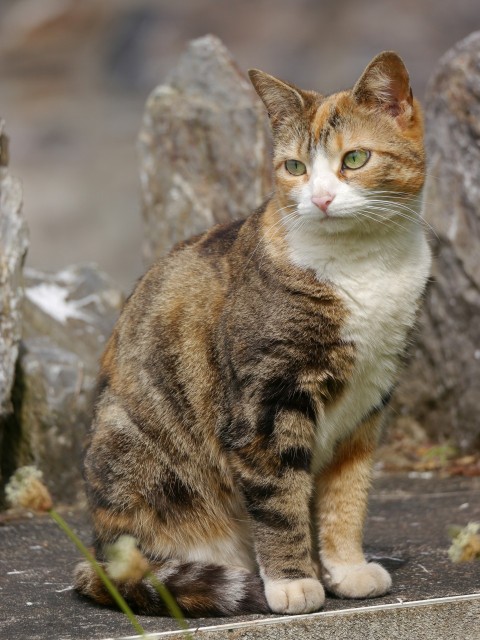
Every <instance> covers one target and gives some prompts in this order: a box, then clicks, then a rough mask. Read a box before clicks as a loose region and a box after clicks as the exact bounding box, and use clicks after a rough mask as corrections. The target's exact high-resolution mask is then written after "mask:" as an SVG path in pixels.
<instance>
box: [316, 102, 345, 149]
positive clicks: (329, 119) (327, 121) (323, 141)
mask: <svg viewBox="0 0 480 640" xmlns="http://www.w3.org/2000/svg"><path fill="white" fill-rule="evenodd" d="M342 123H343V117H342V114H341V111H340V110H339V108H338V105H337V102H336V100H335V99H334V98H330V99H327V100H325V102H324V103H323V104H322V105H321V106H320V107H319V108H318V110H317V113H316V114H315V119H314V121H313V126H312V133H313V139H314V142H315V143H317V144H319V145H320V146H323V147H325V146H326V145H327V142H328V140H329V138H330V136H331V135H332V134H333V133H336V132H338V131H339V130H340V129H341V126H342Z"/></svg>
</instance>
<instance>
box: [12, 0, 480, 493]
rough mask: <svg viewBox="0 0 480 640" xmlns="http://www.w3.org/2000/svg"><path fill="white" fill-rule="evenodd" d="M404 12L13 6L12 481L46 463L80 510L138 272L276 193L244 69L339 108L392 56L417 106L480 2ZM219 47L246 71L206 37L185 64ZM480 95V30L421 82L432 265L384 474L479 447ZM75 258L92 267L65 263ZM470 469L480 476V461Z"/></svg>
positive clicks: (51, 0) (305, 5) (308, 5)
mask: <svg viewBox="0 0 480 640" xmlns="http://www.w3.org/2000/svg"><path fill="white" fill-rule="evenodd" d="M320 4H321V7H320V6H319V5H320ZM394 4H395V3H392V2H384V3H382V4H381V5H380V3H376V2H371V3H367V4H364V5H363V9H362V11H360V10H359V7H358V6H357V5H356V4H355V3H353V2H350V1H349V0H346V2H345V3H343V4H342V9H341V11H340V10H339V9H338V7H335V6H334V5H333V3H329V2H326V3H316V2H315V3H314V2H308V1H307V0H302V1H301V2H296V3H295V9H294V8H293V5H294V3H292V2H290V3H289V2H287V1H286V0H282V1H279V2H276V3H275V6H274V5H273V3H272V2H256V3H250V2H245V3H242V7H243V9H242V11H241V12H239V10H238V8H236V3H232V4H231V5H228V6H229V7H230V10H229V11H230V12H229V13H228V15H227V13H226V6H227V3H225V5H222V6H223V8H222V9H221V8H220V3H213V2H206V1H199V2H196V3H195V5H193V4H192V3H190V2H185V3H181V2H179V3H178V5H177V6H176V8H172V7H170V6H167V5H166V3H163V2H153V1H152V2H146V1H143V0H142V1H137V2H131V1H129V0H122V1H121V2H119V1H118V2H115V7H114V6H113V2H111V1H110V0H104V2H102V3H94V2H93V1H92V2H90V1H89V0H85V2H82V3H74V2H70V1H69V0H48V1H47V0H45V2H44V3H41V4H40V5H39V3H34V2H32V1H30V0H21V1H19V2H5V1H4V2H2V3H1V4H0V72H1V73H2V76H4V78H5V82H2V85H1V86H2V94H1V95H0V115H4V114H6V115H7V116H8V133H9V136H10V138H11V144H10V147H11V150H10V154H9V152H8V144H7V137H6V134H5V125H4V124H3V123H2V124H1V125H0V134H1V137H0V140H1V146H0V158H1V162H0V164H1V167H0V230H1V236H0V283H1V295H0V311H1V313H0V355H1V358H0V445H1V467H0V468H1V474H2V478H3V480H5V479H6V478H8V476H9V475H10V473H11V472H12V471H13V469H14V468H15V467H16V466H18V465H20V464H25V463H29V462H34V463H35V464H37V466H39V467H40V468H42V470H43V471H44V472H45V475H46V478H47V481H48V482H49V484H50V486H51V488H52V490H53V493H54V494H55V496H56V497H57V498H60V499H63V500H67V501H73V500H75V499H77V498H78V497H79V496H80V495H81V482H80V473H79V466H80V459H81V451H82V448H83V442H84V438H85V434H86V431H87V428H88V423H89V416H90V407H91V398H92V395H93V390H94V385H95V371H96V367H97V361H98V357H99V355H100V353H101V351H102V348H103V345H104V343H105V341H106V339H107V337H108V335H109V333H110V331H111V328H112V326H113V323H114V321H115V318H116V316H117V314H118V311H119V309H120V307H121V304H122V300H123V294H122V289H128V288H130V286H131V284H132V283H133V281H134V279H135V278H136V277H137V276H138V275H139V273H140V272H141V270H142V269H143V265H142V262H143V263H144V262H149V261H151V260H152V259H153V258H154V257H155V256H157V255H159V254H161V253H163V252H164V251H165V250H167V249H168V247H169V246H171V244H172V243H173V242H175V241H177V240H179V239H181V238H182V237H185V236H188V235H190V234H191V233H195V232H197V231H200V230H202V229H203V228H205V227H207V226H210V225H211V224H213V223H214V222H216V221H221V220H223V219H225V218H229V217H237V216H240V215H242V214H243V212H247V211H250V210H251V209H252V208H253V207H255V206H256V205H257V204H259V203H260V202H261V200H262V198H263V196H264V194H266V193H268V190H269V188H270V175H269V172H268V171H266V170H265V167H266V166H268V158H269V138H268V132H267V128H266V121H265V115H264V112H263V107H262V106H261V105H260V104H259V101H258V99H257V98H256V95H255V94H254V92H253V91H252V89H251V87H250V86H249V84H248V83H247V82H246V80H245V78H244V76H243V75H242V73H241V72H240V71H239V66H241V67H242V68H244V67H246V66H259V67H263V68H265V69H267V70H268V71H270V72H272V73H274V74H277V75H280V76H283V77H285V78H286V79H294V80H295V81H296V82H298V83H299V84H301V85H302V84H303V85H304V86H309V85H310V86H315V87H318V88H322V89H323V90H325V91H329V90H335V89H337V88H339V87H342V86H348V85H351V84H352V82H353V81H354V80H355V77H356V76H357V75H358V74H359V72H360V70H361V69H362V68H363V66H364V65H365V64H366V63H367V62H368V60H369V59H370V57H371V56H373V55H374V54H375V53H377V52H378V51H379V50H381V49H384V48H396V49H398V50H399V52H400V53H401V54H402V55H403V57H404V58H405V60H406V62H407V65H408V66H409V68H410V71H411V75H412V78H413V79H414V90H416V92H417V94H418V93H421V92H422V90H423V86H424V84H425V83H426V81H427V75H429V72H430V71H431V69H433V67H434V66H435V65H434V62H433V60H431V58H432V57H434V56H435V53H432V50H434V49H435V46H436V47H437V48H440V46H441V44H440V43H442V42H445V41H448V40H449V38H453V37H454V36H455V34H459V35H463V34H462V31H465V32H468V30H470V29H471V26H472V20H473V17H474V16H476V18H478V17H480V15H479V14H480V10H479V9H477V7H475V6H474V5H475V4H476V3H474V2H467V1H464V2H459V3H456V10H455V15H454V16H453V15H451V12H450V11H447V6H446V5H447V3H445V2H436V3H435V16H436V20H435V21H432V19H431V15H429V14H428V12H427V10H426V8H425V7H428V6H430V5H431V6H430V9H432V7H433V4H432V3H430V2H425V3H424V4H422V7H417V5H416V4H415V5H414V4H413V3H412V6H411V7H410V9H411V10H412V12H413V14H412V15H408V16H407V14H406V13H405V11H406V10H405V9H402V11H399V10H398V9H397V10H396V12H394V13H390V14H388V15H387V14H386V13H385V11H386V9H387V8H389V9H390V10H391V11H393V9H394V6H393V5H394ZM406 4H407V3H403V4H402V7H404V8H405V7H406ZM99 6H101V9H100V8H99ZM232 7H233V9H232ZM182 16H183V17H186V16H188V18H189V20H188V22H186V23H183V22H181V18H182ZM237 17H238V20H237V19H236V18H237ZM240 17H241V18H242V19H241V20H240ZM393 17H394V18H395V19H393ZM374 18H375V20H376V22H375V20H374ZM402 20H403V22H402ZM209 23H211V25H212V26H211V27H210V29H209V28H208V26H207V25H208V24H209ZM433 24H434V25H435V28H433V26H432V25H433ZM402 25H403V26H402ZM380 26H381V27H382V28H380ZM407 26H408V28H407ZM242 27H244V29H245V31H244V32H243V31H241V30H242ZM400 27H402V28H400ZM208 30H216V31H217V32H219V33H224V34H227V41H228V40H230V41H231V48H232V49H234V50H235V48H237V52H236V53H237V61H235V60H234V58H233V56H232V55H231V53H230V52H229V51H228V50H227V49H226V48H225V47H224V45H222V43H221V42H220V41H219V40H218V39H216V38H213V37H206V38H201V39H199V40H195V41H193V42H191V43H190V44H189V45H188V47H187V48H186V49H185V40H184V38H183V36H184V35H185V33H187V32H188V33H189V35H196V33H197V32H198V31H201V33H204V32H205V31H208ZM245 33H248V37H247V36H246V35H245ZM367 33H368V37H367V36H366V35H365V34H367ZM235 34H236V35H235ZM240 34H242V36H243V39H242V36H241V35H240ZM362 34H363V35H362ZM400 34H401V35H400ZM334 36H335V37H334ZM275 38H276V40H275ZM274 40H275V41H274ZM180 41H181V46H182V47H183V48H184V52H183V53H181V55H180V53H179V48H180ZM342 42H344V43H345V46H341V44H340V43H342ZM252 43H255V46H253V44H252ZM295 43H296V44H295ZM352 43H353V44H352ZM413 43H414V44H415V46H416V47H417V49H416V50H415V51H414V50H413V49H412V47H411V45H412V46H413ZM432 43H435V46H432ZM437 57H438V56H437ZM239 59H241V65H238V60H239ZM347 60H348V64H347ZM322 61H325V63H324V64H321V63H322ZM167 69H168V72H167ZM158 77H162V78H163V79H164V83H163V84H162V85H160V86H157V88H156V89H154V91H153V92H152V93H151V94H150V97H149V98H148V100H147V104H146V108H145V112H144V115H143V121H142V124H141V127H140V134H139V136H138V145H137V149H138V154H139V160H140V185H141V187H140V188H138V187H137V185H136V183H137V177H136V176H137V175H138V173H137V166H136V161H135V158H132V155H131V154H132V149H133V148H134V138H135V137H136V134H137V130H138V129H139V126H140V121H141V111H142V110H143V102H144V99H145V95H146V94H147V93H148V91H147V85H149V86H148V89H151V88H152V87H153V86H155V85H156V84H157V82H156V81H157V79H158ZM479 83H480V35H479V34H478V33H477V34H472V35H471V36H469V37H468V38H467V39H466V40H464V41H463V42H461V43H460V44H459V45H457V47H456V48H455V49H453V50H452V51H450V52H449V53H447V54H446V55H445V57H443V58H442V59H441V61H440V63H438V66H437V68H436V71H435V72H434V74H433V76H432V79H431V81H430V83H429V85H428V91H427V98H426V108H427V125H428V136H427V143H428V148H429V157H430V164H431V167H430V173H431V178H430V179H429V183H428V185H427V200H428V202H429V203H430V204H431V207H430V208H429V211H428V214H427V222H428V223H429V224H430V225H431V226H432V227H433V228H434V233H432V243H433V246H434V251H435V254H436V256H437V260H436V263H435V267H434V280H433V282H432V284H431V287H430V290H429V292H428V295H427V301H426V307H425V312H424V315H423V317H422V321H421V325H420V335H419V340H418V343H417V347H416V350H415V353H414V354H413V355H414V357H413V360H412V361H411V364H410V368H409V369H408V370H407V373H406V376H405V379H404V382H403V383H402V384H401V385H400V387H399V389H398V391H397V395H396V398H395V400H394V403H393V413H392V416H391V420H390V422H391V427H390V432H389V433H390V436H389V438H390V445H391V446H390V448H389V449H388V450H387V453H386V454H385V455H384V458H383V460H384V462H383V463H384V465H385V466H389V465H390V466H393V467H399V466H402V464H403V463H400V464H399V462H398V455H397V454H398V453H399V451H401V452H402V455H403V460H404V461H405V452H407V456H406V458H407V460H406V462H405V464H406V465H407V466H408V465H409V464H410V465H411V464H412V460H408V457H409V455H410V454H411V453H412V447H413V449H415V451H416V450H418V448H419V447H420V448H421V447H424V448H426V449H427V450H428V451H431V444H432V443H434V444H438V445H439V447H440V456H445V455H446V453H445V452H446V451H447V450H448V451H457V452H463V454H471V452H473V451H475V450H478V449H479V448H480V441H479V426H478V420H477V415H478V408H479V407H478V405H479V404H480V398H478V393H477V390H478V388H479V382H480V362H479V361H480V355H479V350H480V340H479V338H480V336H479V334H478V331H479V330H478V326H479V324H478V322H476V320H475V318H476V317H478V311H479V309H478V307H479V306H480V291H479V289H480V277H479V264H480V262H479V260H478V255H479V253H478V251H477V250H476V249H477V244H478V242H479V238H480V229H479V220H478V218H479V215H480V201H479V190H478V187H477V186H476V182H477V181H478V170H477V167H478V166H480V165H479V162H478V161H479V158H478V149H479V139H480V129H479V124H478V123H479V122H480V113H479V104H480V85H479ZM4 88H5V92H3V90H4ZM232 139H233V140H234V144H232ZM12 150H14V153H16V154H17V155H16V160H12V159H11V158H12ZM9 156H10V165H11V167H13V171H11V169H8V168H7V165H8V163H9ZM11 173H15V174H17V175H20V176H21V177H22V179H23V182H24V185H25V188H24V200H25V204H24V211H25V213H24V216H25V218H26V219H27V220H28V224H29V227H30V231H31V243H30V248H29V252H28V256H29V258H28V262H27V265H28V266H27V267H26V268H25V269H24V270H23V275H24V280H25V282H24V290H22V286H21V275H22V265H23V262H24V259H25V252H26V248H27V232H26V224H25V220H24V216H23V215H22V213H21V203H22V195H21V188H20V184H19V182H18V180H16V179H15V178H13V177H12V175H11ZM137 189H138V190H139V191H141V194H138V193H137ZM232 194H233V195H232ZM140 202H141V208H142V211H143V218H144V224H143V225H142V224H141V221H140V215H139V213H138V212H139V209H140ZM142 236H143V242H142ZM142 254H143V260H142V257H141V256H142ZM85 260H95V261H96V262H97V263H99V264H100V265H101V266H102V267H103V269H104V270H105V269H106V270H108V271H109V273H110V274H111V275H110V276H107V275H106V273H104V272H103V271H102V270H101V269H99V267H97V266H95V265H94V264H85ZM75 261H81V262H82V263H83V264H81V265H77V266H67V265H71V263H72V262H75ZM30 265H31V266H30ZM46 270H48V271H46ZM111 276H113V279H112V277H111ZM22 311H23V313H22ZM392 443H393V445H392ZM447 445H448V447H450V449H447ZM392 450H393V451H394V453H395V455H394V456H393V458H392V456H391V453H392ZM448 455H450V454H448ZM452 455H453V454H452ZM455 455H457V454H455ZM389 456H390V457H389ZM467 457H469V458H470V462H471V464H473V465H474V467H475V468H473V467H472V468H473V471H472V473H476V469H477V467H476V466H475V464H476V459H475V457H474V456H472V455H470V456H467ZM463 459H464V460H465V457H464V458H463ZM427 466H428V465H427ZM457 466H458V465H457ZM467 467H468V464H467ZM460 468H462V469H465V464H463V466H462V465H460Z"/></svg>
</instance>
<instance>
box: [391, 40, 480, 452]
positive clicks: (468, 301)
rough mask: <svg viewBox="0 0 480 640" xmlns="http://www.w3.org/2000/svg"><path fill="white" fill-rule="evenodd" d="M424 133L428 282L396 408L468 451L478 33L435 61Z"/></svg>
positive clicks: (479, 208) (475, 274) (478, 251)
mask: <svg viewBox="0 0 480 640" xmlns="http://www.w3.org/2000/svg"><path fill="white" fill-rule="evenodd" d="M426 132H427V133H426V141H427V149H428V159H429V169H428V171H429V175H428V179H427V185H426V194H425V201H426V221H427V223H428V224H430V225H431V226H432V227H433V230H434V232H435V233H434V234H432V248H433V254H434V266H433V273H432V275H433V282H432V283H431V285H430V288H429V291H428V294H427V297H426V303H425V307H424V311H423V315H422V318H421V324H420V335H419V336H418V340H417V347H416V350H415V357H414V358H413V361H412V362H411V364H410V366H409V368H408V370H407V372H406V375H405V378H404V381H403V383H402V385H401V386H400V388H399V389H398V393H397V408H399V409H400V411H401V412H402V413H407V414H410V415H412V416H413V417H414V418H415V419H416V420H418V421H419V422H420V423H421V424H422V425H423V426H424V427H425V429H426V430H427V432H428V433H429V435H430V436H431V437H432V439H433V440H435V441H438V440H442V439H448V440H451V441H452V442H453V443H454V444H456V445H457V446H459V447H460V448H461V449H464V450H466V449H470V448H479V447H480V418H479V416H480V31H479V32H476V33H473V34H471V35H470V36H469V37H468V38H466V39H465V40H463V41H462V42H460V43H459V44H457V45H456V46H455V47H454V48H453V49H451V50H450V51H449V52H448V53H447V54H446V55H445V56H444V57H443V58H442V59H441V60H440V62H439V64H438V68H437V70H436V71H435V73H434V75H433V77H432V79H431V82H430V85H429V88H428V92H427V97H426Z"/></svg>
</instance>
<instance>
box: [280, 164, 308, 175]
mask: <svg viewBox="0 0 480 640" xmlns="http://www.w3.org/2000/svg"><path fill="white" fill-rule="evenodd" d="M285 169H286V170H287V171H288V173H291V174H292V176H303V174H304V173H307V167H306V166H305V165H304V164H303V162H300V160H287V161H286V162H285Z"/></svg>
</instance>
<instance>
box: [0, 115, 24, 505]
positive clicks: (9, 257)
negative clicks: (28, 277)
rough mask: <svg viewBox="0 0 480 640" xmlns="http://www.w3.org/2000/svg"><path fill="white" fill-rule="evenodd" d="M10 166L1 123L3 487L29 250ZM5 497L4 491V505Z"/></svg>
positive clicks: (0, 468) (0, 447)
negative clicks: (23, 278)
mask: <svg viewBox="0 0 480 640" xmlns="http://www.w3.org/2000/svg"><path fill="white" fill-rule="evenodd" d="M7 165H8V138H7V136H6V135H5V123H4V121H3V120H1V119H0V454H1V455H0V487H2V486H3V483H4V480H5V478H6V477H7V476H8V470H7V468H6V467H8V457H9V456H8V455H7V454H8V452H7V451H6V443H7V439H8V433H9V431H10V429H11V425H12V417H13V405H12V401H11V394H12V388H13V383H14V377H15V364H16V361H17V356H18V345H19V341H20V335H21V327H22V299H23V289H22V266H23V262H24V259H25V255H26V252H27V247H28V232H27V225H26V223H25V220H24V218H23V215H22V188H21V185H20V181H19V180H17V179H16V178H14V177H13V176H11V175H10V173H9V172H8V169H7ZM5 460H6V461H7V462H5ZM1 495H2V492H1V491H0V502H1V501H2V498H1Z"/></svg>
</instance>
